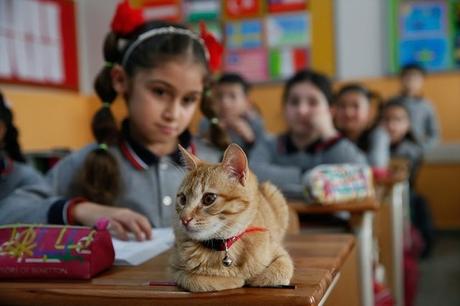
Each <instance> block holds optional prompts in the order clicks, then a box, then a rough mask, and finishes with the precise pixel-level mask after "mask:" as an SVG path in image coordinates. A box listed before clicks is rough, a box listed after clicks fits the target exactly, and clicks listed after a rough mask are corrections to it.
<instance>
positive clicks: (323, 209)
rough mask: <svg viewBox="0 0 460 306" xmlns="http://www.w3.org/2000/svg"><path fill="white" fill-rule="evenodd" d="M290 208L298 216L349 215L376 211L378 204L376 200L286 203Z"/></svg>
mask: <svg viewBox="0 0 460 306" xmlns="http://www.w3.org/2000/svg"><path fill="white" fill-rule="evenodd" d="M288 203H289V206H291V207H292V208H293V209H294V210H295V211H297V213H299V214H330V213H334V212H339V211H348V212H351V213H361V212H365V211H369V210H377V209H378V208H379V202H378V201H377V199H376V198H366V199H360V200H352V201H347V202H343V203H339V204H327V205H321V204H306V203H305V202H303V201H298V200H297V201H293V200H289V201H288Z"/></svg>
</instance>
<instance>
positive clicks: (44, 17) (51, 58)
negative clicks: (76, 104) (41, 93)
mask: <svg viewBox="0 0 460 306" xmlns="http://www.w3.org/2000/svg"><path fill="white" fill-rule="evenodd" d="M75 27H76V19H75V3H74V1H70V0H29V1H17V0H0V82H2V83H11V84H26V85H38V86H46V87H56V88H64V89H71V90H78V58H77V38H76V29H75Z"/></svg>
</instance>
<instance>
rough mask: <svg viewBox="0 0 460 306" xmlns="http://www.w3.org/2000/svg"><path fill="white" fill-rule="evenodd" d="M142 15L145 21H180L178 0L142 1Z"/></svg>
mask: <svg viewBox="0 0 460 306" xmlns="http://www.w3.org/2000/svg"><path fill="white" fill-rule="evenodd" d="M142 5H143V7H144V9H143V12H142V13H143V15H144V18H145V19H146V20H168V21H176V22H178V21H180V20H181V15H182V13H181V10H180V7H181V6H180V3H179V0H144V1H143V4H142Z"/></svg>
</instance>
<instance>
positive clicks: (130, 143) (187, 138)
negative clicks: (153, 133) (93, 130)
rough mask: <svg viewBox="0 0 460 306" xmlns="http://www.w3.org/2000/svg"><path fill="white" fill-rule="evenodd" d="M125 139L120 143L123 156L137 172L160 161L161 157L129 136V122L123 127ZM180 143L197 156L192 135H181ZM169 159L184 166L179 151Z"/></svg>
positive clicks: (187, 133)
mask: <svg viewBox="0 0 460 306" xmlns="http://www.w3.org/2000/svg"><path fill="white" fill-rule="evenodd" d="M122 135H123V139H122V140H121V141H120V144H119V146H120V150H121V153H122V154H123V156H124V157H125V158H126V159H127V160H128V161H129V162H130V163H131V165H132V166H133V167H134V168H135V169H136V170H146V169H148V168H149V167H151V166H152V165H155V164H157V163H158V161H159V157H158V156H157V155H155V154H154V153H153V152H151V151H149V150H148V149H147V148H145V147H144V146H142V145H141V144H139V143H137V142H136V141H135V140H134V139H132V137H131V136H130V134H129V123H128V121H127V120H125V121H124V122H123V125H122ZM179 143H180V144H181V146H183V147H184V148H187V149H188V150H190V151H191V152H192V153H194V154H195V146H194V144H193V143H192V134H191V133H190V132H189V131H188V130H185V131H184V132H183V133H182V134H181V135H179ZM169 157H170V158H171V159H172V160H173V161H174V162H175V163H177V164H178V165H182V159H181V155H180V151H179V149H177V150H176V151H174V152H173V153H171V154H169Z"/></svg>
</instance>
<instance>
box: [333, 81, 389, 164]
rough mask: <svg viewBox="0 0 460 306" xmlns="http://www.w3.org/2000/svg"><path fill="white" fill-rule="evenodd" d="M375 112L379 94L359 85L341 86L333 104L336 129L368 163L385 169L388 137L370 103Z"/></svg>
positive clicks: (387, 161)
mask: <svg viewBox="0 0 460 306" xmlns="http://www.w3.org/2000/svg"><path fill="white" fill-rule="evenodd" d="M373 101H375V103H376V107H375V109H376V111H377V112H378V110H379V108H380V105H381V104H382V103H381V98H380V96H379V95H378V94H377V93H375V92H373V91H370V90H369V89H367V88H366V87H365V86H363V85H360V84H355V83H353V84H348V85H345V86H343V87H342V88H341V89H340V90H339V91H338V92H337V94H336V96H335V99H334V103H333V110H334V111H333V114H334V122H335V125H336V127H337V129H338V130H339V131H340V132H341V133H342V134H343V135H344V136H345V137H347V138H348V139H349V140H351V141H352V142H353V143H355V144H356V146H357V147H358V148H359V149H360V150H361V151H362V152H363V153H364V154H365V155H366V157H367V161H368V163H369V165H370V166H372V167H374V168H376V169H381V170H384V169H385V168H386V167H387V166H388V163H389V161H390V138H389V136H388V134H387V132H386V131H385V129H384V128H382V127H381V126H379V125H378V120H377V119H378V118H375V119H373V116H372V113H371V109H372V108H371V106H372V102H373Z"/></svg>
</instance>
